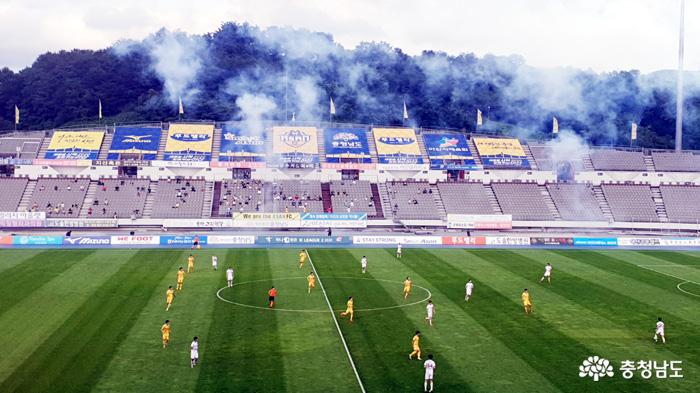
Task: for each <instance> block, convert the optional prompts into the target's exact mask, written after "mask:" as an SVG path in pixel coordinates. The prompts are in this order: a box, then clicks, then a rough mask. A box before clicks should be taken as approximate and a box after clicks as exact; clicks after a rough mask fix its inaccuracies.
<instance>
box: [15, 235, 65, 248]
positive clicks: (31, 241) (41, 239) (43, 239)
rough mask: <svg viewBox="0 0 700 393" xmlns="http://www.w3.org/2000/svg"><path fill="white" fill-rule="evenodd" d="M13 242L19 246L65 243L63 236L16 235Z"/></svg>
mask: <svg viewBox="0 0 700 393" xmlns="http://www.w3.org/2000/svg"><path fill="white" fill-rule="evenodd" d="M12 244H13V245H18V246H54V245H62V244H63V236H37V235H27V236H25V235H14V236H12Z"/></svg>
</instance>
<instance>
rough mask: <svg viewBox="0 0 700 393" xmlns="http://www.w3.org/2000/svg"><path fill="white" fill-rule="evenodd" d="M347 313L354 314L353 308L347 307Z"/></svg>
mask: <svg viewBox="0 0 700 393" xmlns="http://www.w3.org/2000/svg"><path fill="white" fill-rule="evenodd" d="M345 313H346V314H352V313H353V310H352V308H347V309H345Z"/></svg>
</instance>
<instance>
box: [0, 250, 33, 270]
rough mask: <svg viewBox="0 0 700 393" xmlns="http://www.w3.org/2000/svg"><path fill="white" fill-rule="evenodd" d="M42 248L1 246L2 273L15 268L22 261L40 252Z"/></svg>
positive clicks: (0, 262) (0, 267) (0, 263)
mask: <svg viewBox="0 0 700 393" xmlns="http://www.w3.org/2000/svg"><path fill="white" fill-rule="evenodd" d="M41 252H42V250H40V249H29V250H28V249H24V248H16V249H11V248H0V275H2V274H5V273H3V272H4V271H6V270H7V269H10V268H13V267H15V266H17V265H19V264H20V263H22V262H24V261H26V260H28V259H30V258H32V257H34V256H35V255H37V254H40V253H41Z"/></svg>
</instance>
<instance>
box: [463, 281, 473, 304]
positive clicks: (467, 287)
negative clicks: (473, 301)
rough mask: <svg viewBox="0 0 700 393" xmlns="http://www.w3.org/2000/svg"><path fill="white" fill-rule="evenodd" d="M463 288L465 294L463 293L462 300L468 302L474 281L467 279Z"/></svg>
mask: <svg viewBox="0 0 700 393" xmlns="http://www.w3.org/2000/svg"><path fill="white" fill-rule="evenodd" d="M464 289H465V294H464V301H465V302H468V301H469V299H470V298H471V297H472V292H473V291H474V283H473V282H472V280H471V279H469V281H467V285H465V286H464Z"/></svg>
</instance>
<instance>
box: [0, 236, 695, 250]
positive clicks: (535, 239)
mask: <svg viewBox="0 0 700 393" xmlns="http://www.w3.org/2000/svg"><path fill="white" fill-rule="evenodd" d="M195 240H196V241H197V243H198V244H199V245H200V246H205V247H206V246H211V247H286V246H301V247H315V246H316V247H393V246H396V245H398V244H402V245H404V246H407V247H555V248H586V247H597V248H700V238H690V237H641V236H640V237H616V238H615V237H546V236H459V235H456V236H408V235H396V236H395V235H356V236H324V235H289V236H284V235H262V236H261V235H257V236H256V235H211V234H207V235H204V234H202V235H199V234H188V235H100V236H97V235H95V236H92V235H86V236H55V235H7V236H0V247H4V248H7V247H15V248H22V247H47V248H57V247H67V248H101V247H115V248H132V247H176V248H189V247H192V246H193V245H194V244H195Z"/></svg>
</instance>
